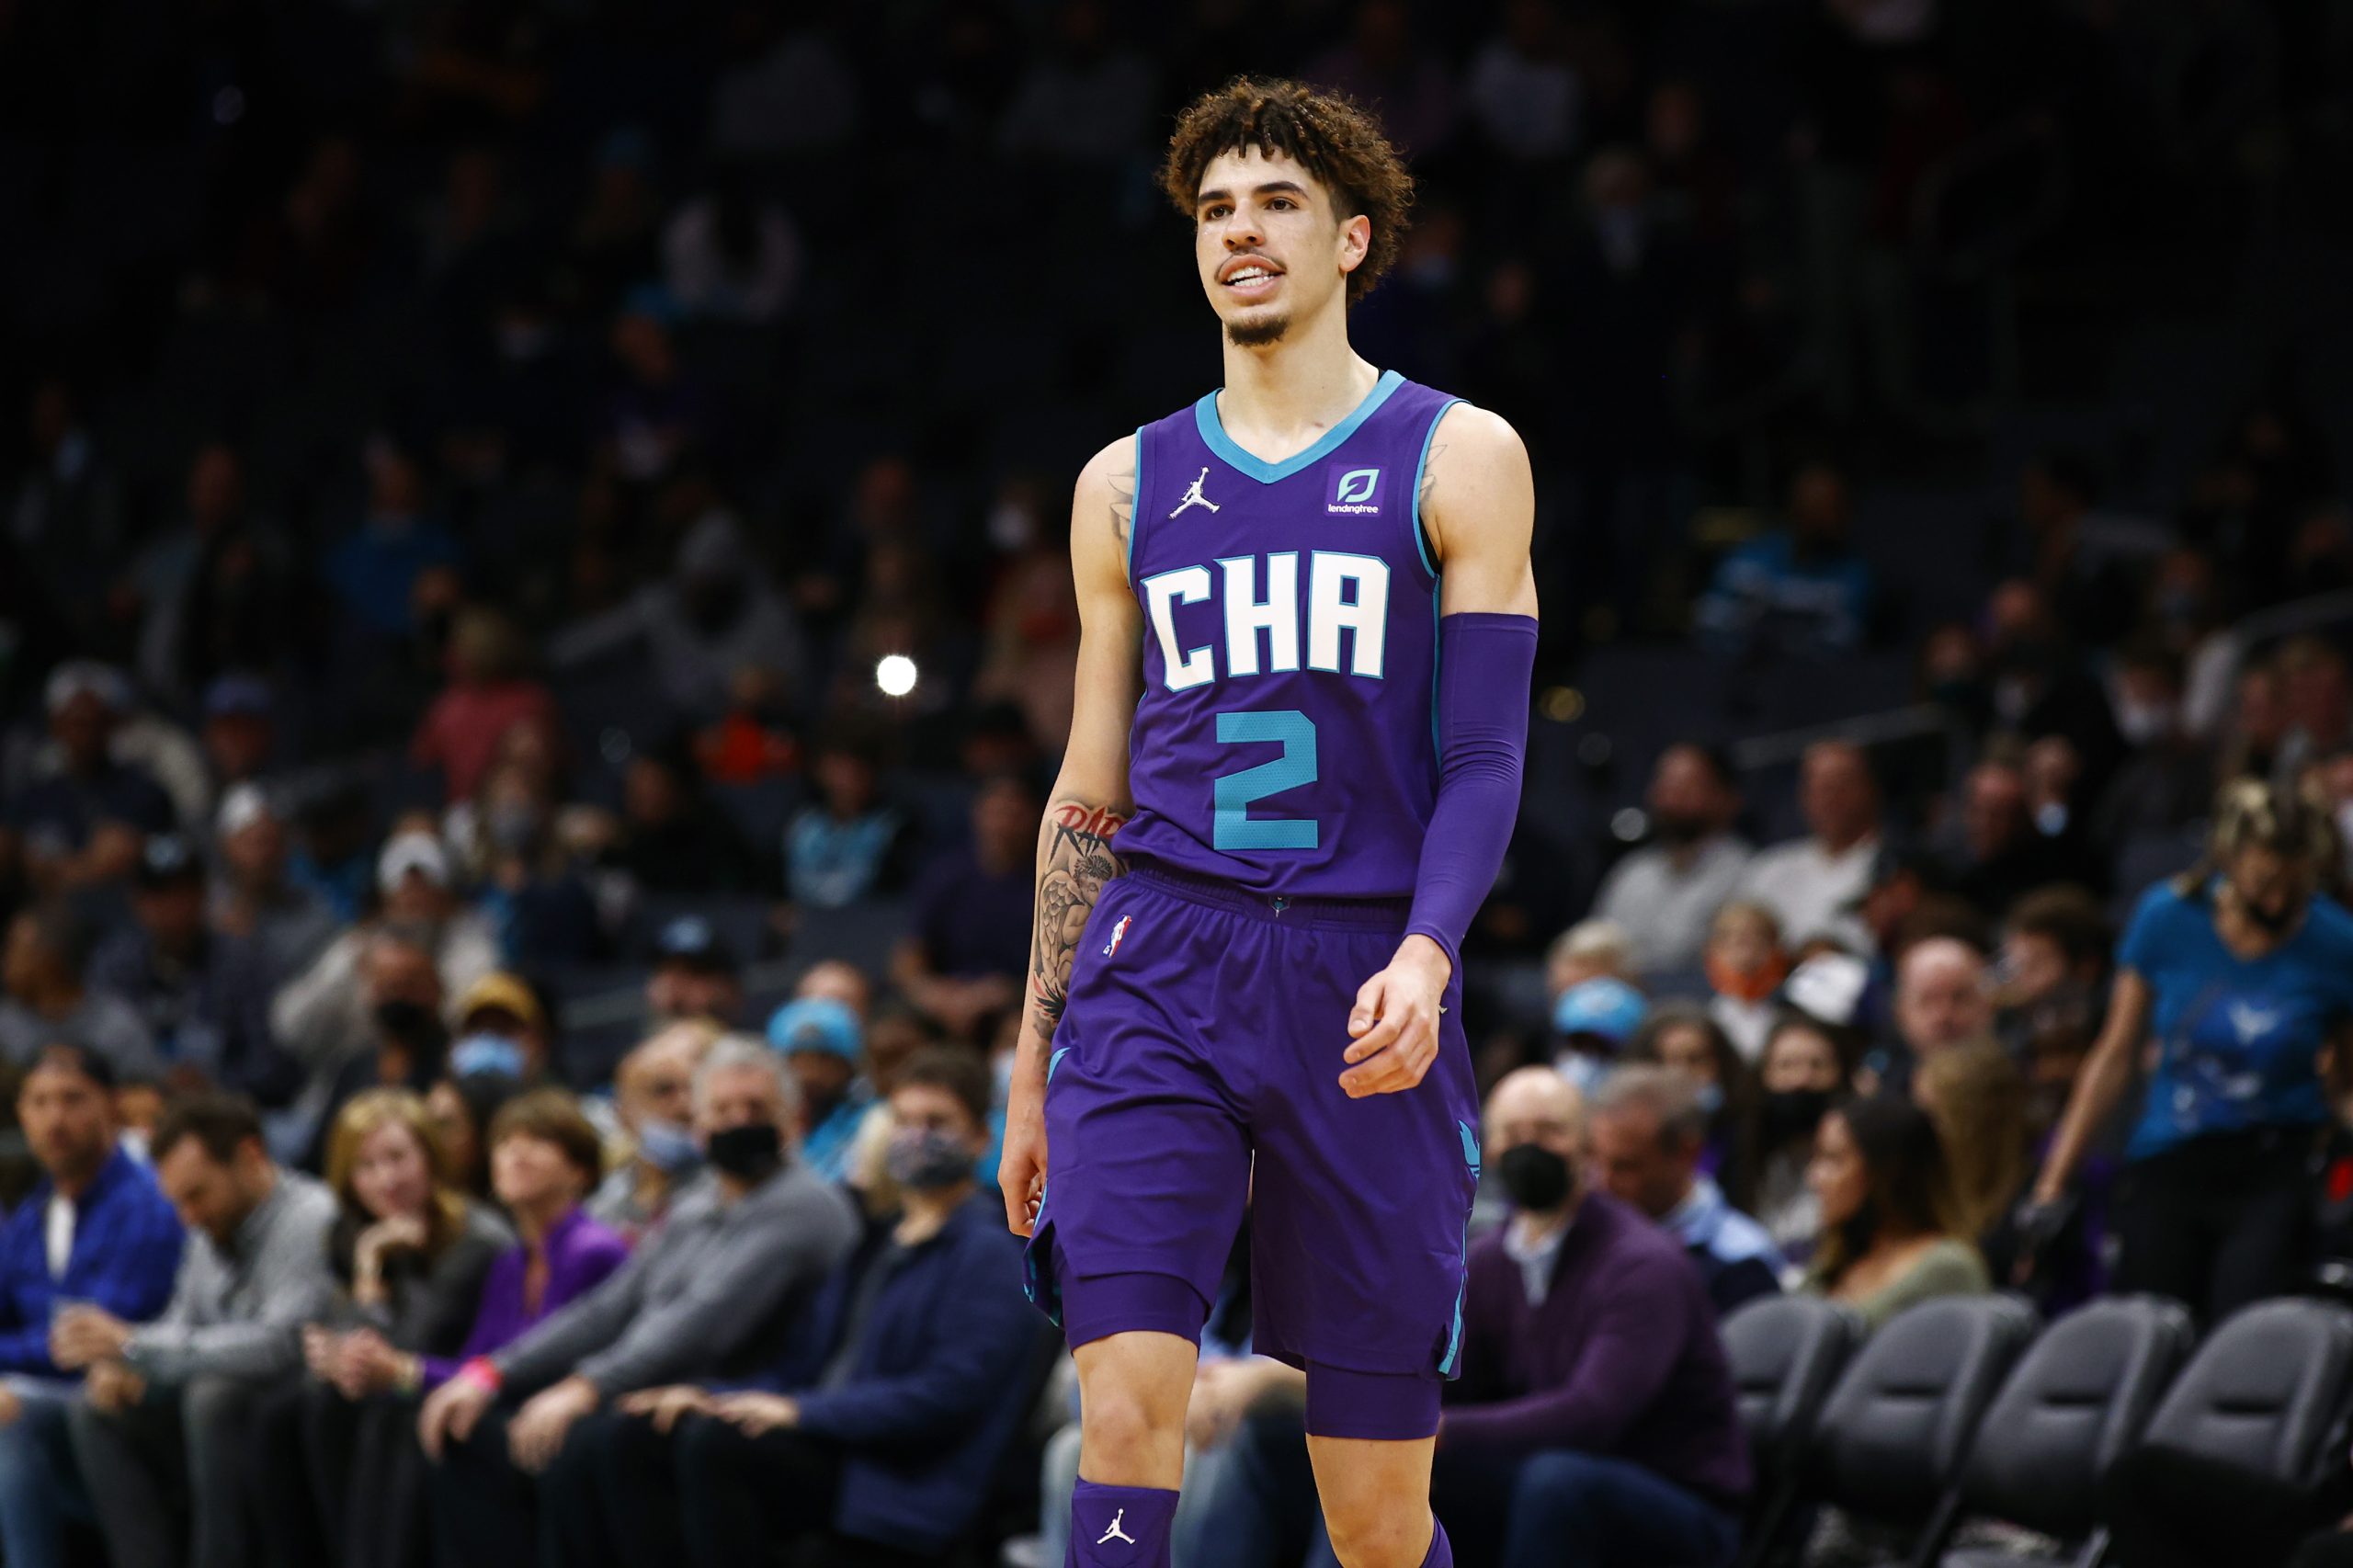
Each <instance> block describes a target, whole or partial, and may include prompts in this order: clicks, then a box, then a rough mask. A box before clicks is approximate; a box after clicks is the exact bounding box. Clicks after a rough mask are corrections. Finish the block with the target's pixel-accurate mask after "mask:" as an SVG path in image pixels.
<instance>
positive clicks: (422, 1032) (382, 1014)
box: [376, 996, 441, 1048]
mask: <svg viewBox="0 0 2353 1568" xmlns="http://www.w3.org/2000/svg"><path fill="white" fill-rule="evenodd" d="M376 1027H377V1028H380V1029H381V1030H383V1031H384V1033H385V1034H387V1035H389V1036H390V1037H391V1038H392V1039H393V1040H398V1041H400V1043H401V1044H403V1045H405V1046H409V1047H411V1048H415V1047H416V1046H420V1045H434V1044H438V1043H439V1037H440V1034H441V1020H440V1019H438V1018H437V1017H434V1016H433V1009H432V1008H430V1007H428V1006H426V1005H425V1004H424V1003H422V1002H411V1001H407V1000H405V999H404V998H401V997H397V996H396V997H394V998H392V1000H391V1001H389V1002H379V1003H377V1004H376Z"/></svg>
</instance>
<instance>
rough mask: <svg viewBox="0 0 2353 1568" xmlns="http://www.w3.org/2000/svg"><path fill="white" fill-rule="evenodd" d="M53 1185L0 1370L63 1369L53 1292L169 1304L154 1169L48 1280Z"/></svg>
mask: <svg viewBox="0 0 2353 1568" xmlns="http://www.w3.org/2000/svg"><path fill="white" fill-rule="evenodd" d="M56 1190H57V1188H56V1185H55V1184H54V1183H52V1182H50V1181H47V1180H44V1181H42V1182H41V1184H40V1186H39V1187H34V1188H33V1189H32V1191H31V1192H30V1193H29V1194H28V1195H27V1197H26V1199H25V1200H24V1201H23V1202H22V1203H19V1204H18V1205H17V1211H16V1212H15V1213H13V1214H11V1215H9V1216H8V1221H7V1224H6V1227H5V1228H0V1372H25V1373H29V1374H31V1375H33V1376H35V1377H45V1378H62V1377H63V1376H64V1375H65V1374H64V1373H63V1372H62V1371H60V1370H59V1369H58V1367H57V1364H56V1363H55V1362H54V1361H51V1359H50V1358H49V1318H50V1311H51V1305H52V1303H53V1302H55V1301H56V1300H57V1298H59V1297H61V1296H63V1297H67V1298H70V1299H75V1300H80V1301H88V1302H90V1303H91V1304H93V1305H95V1306H99V1307H103V1308H105V1309H106V1310H107V1311H108V1312H112V1313H113V1314H114V1315H115V1316H116V1317H119V1318H121V1319H122V1320H123V1321H124V1322H126V1323H144V1322H146V1321H147V1320H148V1319H150V1318H152V1317H154V1316H155V1315H156V1314H157V1313H159V1312H162V1311H163V1310H164V1307H165V1303H167V1302H168V1301H171V1299H172V1282H173V1281H174V1280H175V1279H176V1278H178V1276H179V1268H180V1248H181V1247H182V1246H183V1245H185V1244H186V1243H187V1241H188V1233H187V1232H185V1231H183V1230H182V1229H181V1228H180V1219H179V1215H178V1214H176V1212H174V1211H173V1209H172V1205H171V1200H170V1199H166V1198H165V1196H164V1189H163V1188H162V1187H157V1186H156V1185H155V1177H154V1174H153V1172H151V1171H149V1170H148V1168H147V1167H146V1166H145V1165H141V1164H140V1163H139V1162H138V1161H137V1160H134V1159H132V1158H131V1156H130V1155H129V1154H127V1153H124V1152H123V1151H122V1150H121V1149H120V1148H117V1149H116V1150H115V1152H114V1153H113V1155H112V1156H111V1157H110V1158H108V1161H107V1163H106V1164H105V1165H101V1166H100V1167H98V1175H97V1180H95V1181H93V1182H91V1183H90V1188H89V1190H88V1191H87V1192H85V1193H84V1194H82V1200H81V1202H80V1203H79V1204H78V1205H77V1206H76V1212H75V1214H74V1248H73V1251H72V1252H70V1253H69V1254H67V1255H66V1259H65V1277H64V1278H62V1279H58V1278H51V1276H50V1272H49V1244H48V1227H49V1199H50V1195H51V1193H53V1192H55V1191H56ZM1006 1234H1007V1235H1010V1234H1011V1232H1007V1233H1006Z"/></svg>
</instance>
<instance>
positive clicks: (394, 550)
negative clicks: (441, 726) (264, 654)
mask: <svg viewBox="0 0 2353 1568" xmlns="http://www.w3.org/2000/svg"><path fill="white" fill-rule="evenodd" d="M360 465H361V467H362V469H363V470H364V472H365V473H366V477H367V482H368V498H367V503H366V506H365V508H364V510H363V511H362V513H361V515H360V517H359V525H358V527H357V528H353V529H351V530H350V531H349V532H348V533H347V534H345V535H344V537H343V538H342V540H339V541H338V542H337V543H336V544H335V546H334V547H333V548H332V549H331V550H330V551H328V552H327V556H326V559H325V561H324V562H323V563H322V564H323V566H324V578H325V580H326V583H327V585H328V586H329V587H330V588H332V589H333V591H334V593H335V597H336V599H337V601H338V607H337V608H339V609H340V610H341V611H342V612H343V614H344V615H345V616H347V617H348V618H349V631H350V632H351V633H353V634H358V635H365V636H366V637H367V638H369V640H370V641H373V642H383V643H392V642H398V641H400V640H401V639H403V638H404V637H406V636H407V635H408V633H409V631H410V630H411V629H412V628H413V626H414V625H415V613H416V612H415V587H416V583H417V579H418V578H419V577H421V576H423V575H424V574H426V573H427V572H430V571H433V570H435V569H436V568H448V567H451V566H454V565H456V564H457V562H458V560H459V551H458V541H457V540H455V539H453V538H451V537H450V534H449V528H447V526H445V525H444V524H443V522H442V521H441V519H440V517H438V515H437V509H436V508H435V507H433V506H432V504H431V502H430V500H429V499H428V497H427V495H426V483H425V473H424V471H423V470H422V469H420V468H419V467H418V466H417V463H416V460H415V459H414V458H412V457H411V456H409V454H407V453H406V452H404V451H402V450H401V449H399V448H397V447H395V446H393V445H392V442H391V441H389V440H386V439H383V438H381V437H377V438H375V439H372V440H370V441H369V443H368V444H367V447H366V449H365V450H363V451H362V453H361V454H360Z"/></svg>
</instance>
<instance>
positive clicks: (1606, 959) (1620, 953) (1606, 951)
mask: <svg viewBox="0 0 2353 1568" xmlns="http://www.w3.org/2000/svg"><path fill="white" fill-rule="evenodd" d="M1605 977H1606V978H1608V979H1610V980H1622V981H1625V982H1627V983H1632V981H1633V979H1634V942H1633V938H1632V937H1629V936H1627V935H1626V929H1625V927H1624V926H1620V925H1618V924H1616V923H1615V922H1614V921H1608V920H1580V921H1578V922H1577V923H1576V924H1575V925H1574V926H1570V927H1569V928H1568V929H1567V930H1565V931H1563V932H1562V933H1561V934H1560V935H1559V936H1558V937H1554V938H1553V939H1552V947H1550V948H1549V949H1546V950H1545V953H1544V994H1546V995H1547V996H1549V997H1550V998H1551V999H1552V1002H1553V1003H1554V1004H1555V1005H1556V1006H1557V1005H1558V1004H1559V1002H1560V1000H1561V997H1562V995H1563V993H1565V992H1567V991H1568V990H1569V989H1570V988H1571V987H1572V986H1576V985H1582V984H1584V983H1586V981H1588V980H1599V979H1602V978H1605Z"/></svg>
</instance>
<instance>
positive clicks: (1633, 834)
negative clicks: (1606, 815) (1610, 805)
mask: <svg viewBox="0 0 2353 1568" xmlns="http://www.w3.org/2000/svg"><path fill="white" fill-rule="evenodd" d="M1650 830H1651V819H1650V816H1649V814H1648V813H1647V812H1644V811H1643V809H1642V808H1641V807H1640V806H1628V807H1627V808H1626V809H1625V810H1624V811H1621V812H1619V813H1618V814H1617V815H1615V816H1613V817H1611V818H1610V819H1609V832H1610V835H1611V836H1612V837H1614V838H1616V839H1617V840H1618V842H1619V843H1620V844H1632V843H1635V842H1637V841H1638V840H1640V839H1641V837H1642V836H1643V835H1644V834H1646V833H1648V832H1649V831H1650Z"/></svg>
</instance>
